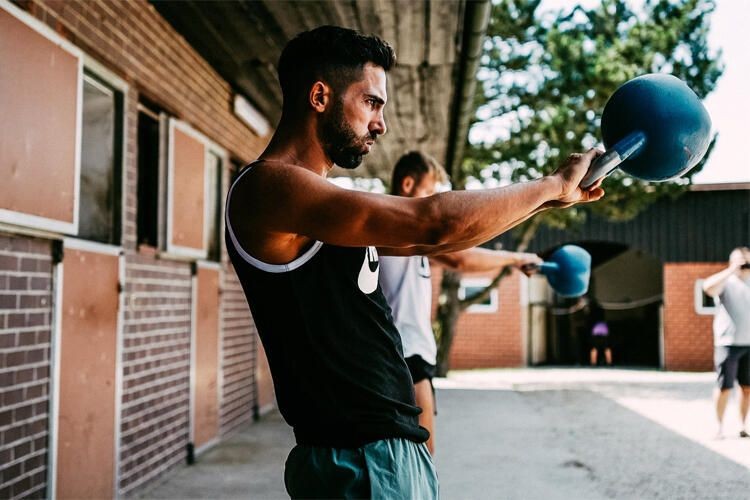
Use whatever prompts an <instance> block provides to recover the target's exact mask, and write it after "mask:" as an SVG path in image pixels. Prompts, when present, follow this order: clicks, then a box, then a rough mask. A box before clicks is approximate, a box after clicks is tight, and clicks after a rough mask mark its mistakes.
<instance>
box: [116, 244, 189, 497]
mask: <svg viewBox="0 0 750 500" xmlns="http://www.w3.org/2000/svg"><path fill="white" fill-rule="evenodd" d="M191 278H192V275H191V270H190V266H189V265H188V264H185V263H168V262H159V261H157V260H156V259H154V258H149V257H136V256H134V257H133V258H132V260H131V261H130V262H128V263H127V265H126V276H125V283H126V284H125V302H126V306H125V324H124V328H123V335H124V338H123V391H122V424H121V448H120V484H119V490H120V492H121V493H122V494H127V493H129V492H131V491H133V490H134V489H135V488H137V487H138V486H139V485H141V484H143V483H145V482H146V481H148V480H150V479H152V478H154V477H156V476H158V475H159V474H160V473H162V472H163V471H164V470H166V469H168V468H169V467H172V466H174V465H175V464H178V463H182V462H184V460H185V456H186V451H185V450H186V447H187V444H188V432H189V411H190V392H189V390H190V328H191V326H190V325H191V300H192V284H191Z"/></svg>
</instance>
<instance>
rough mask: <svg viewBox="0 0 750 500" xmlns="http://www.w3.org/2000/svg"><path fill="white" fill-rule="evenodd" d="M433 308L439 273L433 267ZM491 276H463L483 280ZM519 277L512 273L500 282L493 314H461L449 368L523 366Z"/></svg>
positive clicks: (435, 304)
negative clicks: (481, 278) (496, 305)
mask: <svg viewBox="0 0 750 500" xmlns="http://www.w3.org/2000/svg"><path fill="white" fill-rule="evenodd" d="M432 274H433V305H434V306H435V307H436V306H437V303H438V300H439V293H440V280H441V279H442V273H441V272H440V270H439V268H435V267H433V273H432ZM493 276H494V275H486V276H485V275H468V274H467V275H465V277H487V278H492V277H493ZM521 276H522V275H521V274H520V273H518V272H514V273H513V274H512V275H510V276H508V277H506V278H505V279H503V281H502V282H501V283H500V287H499V291H498V310H497V312H494V313H485V312H481V313H480V312H468V311H464V312H463V313H462V314H461V317H460V318H459V320H458V324H457V325H456V336H455V338H454V340H453V347H452V349H451V354H450V367H451V368H452V369H456V370H462V369H471V368H500V367H516V366H522V365H523V364H524V353H523V343H522V335H521V306H520V294H521V289H520V286H521Z"/></svg>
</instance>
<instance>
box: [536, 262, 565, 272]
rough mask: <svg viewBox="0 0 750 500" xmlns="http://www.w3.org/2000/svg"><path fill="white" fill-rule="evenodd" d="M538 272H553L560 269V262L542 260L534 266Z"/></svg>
mask: <svg viewBox="0 0 750 500" xmlns="http://www.w3.org/2000/svg"><path fill="white" fill-rule="evenodd" d="M535 267H536V268H537V269H538V270H539V272H540V273H542V274H545V275H546V274H547V273H554V272H557V271H559V270H560V264H558V263H557V262H542V263H541V264H537V265H536V266H535Z"/></svg>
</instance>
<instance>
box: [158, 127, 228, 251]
mask: <svg viewBox="0 0 750 500" xmlns="http://www.w3.org/2000/svg"><path fill="white" fill-rule="evenodd" d="M175 129H177V130H179V131H181V132H183V133H185V134H187V135H189V136H191V137H192V138H193V139H195V140H197V141H198V142H200V143H202V144H203V146H204V154H203V156H204V157H203V248H202V249H200V250H198V249H195V248H190V247H184V246H181V245H174V244H173V243H172V236H173V228H172V219H173V217H172V215H173V204H174V131H175ZM168 131H169V132H168V136H169V137H168V140H169V144H168V147H167V209H166V218H167V237H166V242H165V252H162V253H163V254H166V256H168V257H175V258H178V259H188V260H206V259H207V258H208V238H209V235H208V227H209V225H208V219H209V213H210V208H209V206H208V204H207V203H206V201H207V199H208V190H209V189H210V185H211V183H210V182H209V181H210V179H209V178H208V169H207V168H206V166H207V165H208V161H209V160H210V154H211V153H213V154H215V155H216V156H218V157H219V158H220V159H221V162H222V163H221V165H222V168H224V167H225V166H226V165H227V162H228V157H229V156H228V154H227V151H226V150H225V149H224V148H222V147H221V146H219V145H218V144H216V143H215V142H213V141H212V140H210V139H209V138H208V137H206V136H205V135H203V134H202V133H200V132H198V131H197V130H196V129H194V128H193V127H192V126H190V124H188V123H187V122H184V121H182V120H179V119H177V118H173V117H170V118H169V128H168ZM219 196H221V197H222V199H223V194H220V195H219Z"/></svg>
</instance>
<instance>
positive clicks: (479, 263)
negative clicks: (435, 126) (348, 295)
mask: <svg viewBox="0 0 750 500" xmlns="http://www.w3.org/2000/svg"><path fill="white" fill-rule="evenodd" d="M445 179H446V175H445V170H444V169H443V167H442V166H441V165H440V164H439V163H438V162H437V161H436V160H435V159H434V158H432V157H431V156H429V155H427V154H425V153H423V152H420V151H411V152H409V153H406V154H404V155H403V156H402V157H401V158H400V159H399V160H398V161H397V162H396V165H395V166H394V167H393V174H392V176H391V194H394V195H396V196H405V197H407V198H424V197H427V196H432V195H434V194H435V192H436V190H437V187H438V184H440V183H442V182H444V181H445ZM541 262H542V259H541V258H539V257H538V256H537V255H535V254H531V253H518V252H505V251H500V250H489V249H485V248H472V249H469V250H463V251H461V252H454V253H446V254H441V255H433V256H432V257H431V258H430V259H428V258H427V257H424V256H418V255H413V256H409V257H382V258H381V259H380V285H381V287H382V288H383V293H384V294H385V298H386V300H387V301H388V304H390V306H391V311H392V313H393V319H394V321H395V323H396V328H397V329H398V331H399V333H400V334H401V342H402V343H403V348H404V356H405V358H406V365H407V366H408V367H409V373H411V378H412V381H413V382H414V394H415V397H416V403H417V406H418V407H420V408H421V409H422V413H420V414H419V425H421V426H422V427H424V428H425V429H427V430H428V431H430V439H429V440H427V448H428V449H429V450H430V453H434V452H435V425H434V423H435V419H434V417H435V415H437V407H436V404H435V389H434V387H433V386H432V379H433V377H434V376H435V372H436V369H437V366H436V363H437V345H436V343H435V335H434V333H433V331H432V320H431V317H432V273H431V269H430V264H431V263H432V264H437V265H440V266H443V267H446V268H449V269H453V270H457V271H462V272H472V271H475V272H481V271H488V272H489V271H499V270H500V269H502V268H503V267H505V266H515V267H517V268H519V269H523V268H525V269H531V268H532V267H533V265H535V264H539V263H541ZM527 265H531V266H529V267H524V266H527ZM529 272H532V271H529Z"/></svg>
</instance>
